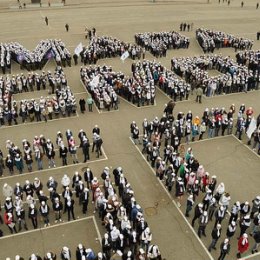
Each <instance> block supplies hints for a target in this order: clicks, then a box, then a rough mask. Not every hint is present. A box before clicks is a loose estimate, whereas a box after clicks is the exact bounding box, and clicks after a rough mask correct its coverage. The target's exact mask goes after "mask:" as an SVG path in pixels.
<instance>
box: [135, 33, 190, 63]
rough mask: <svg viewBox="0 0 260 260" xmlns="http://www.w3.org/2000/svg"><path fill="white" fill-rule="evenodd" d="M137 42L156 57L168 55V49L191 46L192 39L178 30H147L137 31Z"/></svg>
mask: <svg viewBox="0 0 260 260" xmlns="http://www.w3.org/2000/svg"><path fill="white" fill-rule="evenodd" d="M135 42H136V44H137V45H140V46H142V47H143V48H145V49H146V50H147V51H150V52H151V53H152V54H153V55H154V56H155V57H157V58H158V57H166V53H167V50H169V49H180V48H184V49H186V48H189V44H190V40H189V38H188V37H186V36H183V35H181V34H179V33H178V32H175V31H172V32H152V33H151V32H145V33H136V34H135Z"/></svg>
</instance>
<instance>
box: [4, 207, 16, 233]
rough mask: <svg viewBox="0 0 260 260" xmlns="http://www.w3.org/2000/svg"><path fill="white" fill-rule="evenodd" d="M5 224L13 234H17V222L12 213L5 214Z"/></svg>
mask: <svg viewBox="0 0 260 260" xmlns="http://www.w3.org/2000/svg"><path fill="white" fill-rule="evenodd" d="M4 222H5V224H6V225H7V226H8V228H9V230H10V232H11V233H12V234H13V233H14V232H15V233H17V230H16V227H15V221H14V217H13V214H12V213H11V212H5V213H4Z"/></svg>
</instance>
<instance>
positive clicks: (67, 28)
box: [65, 23, 70, 32]
mask: <svg viewBox="0 0 260 260" xmlns="http://www.w3.org/2000/svg"><path fill="white" fill-rule="evenodd" d="M69 28H70V27H69V25H68V24H67V23H66V24H65V29H66V32H68V31H69Z"/></svg>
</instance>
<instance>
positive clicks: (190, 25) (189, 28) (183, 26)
mask: <svg viewBox="0 0 260 260" xmlns="http://www.w3.org/2000/svg"><path fill="white" fill-rule="evenodd" d="M186 30H187V31H188V32H189V31H192V30H193V23H185V22H182V23H180V31H181V32H185V31H186Z"/></svg>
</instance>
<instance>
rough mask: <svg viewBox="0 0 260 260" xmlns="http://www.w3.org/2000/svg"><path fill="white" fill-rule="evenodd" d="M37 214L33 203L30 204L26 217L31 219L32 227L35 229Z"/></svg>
mask: <svg viewBox="0 0 260 260" xmlns="http://www.w3.org/2000/svg"><path fill="white" fill-rule="evenodd" d="M37 215H38V211H37V209H36V208H35V206H34V204H30V206H29V211H28V218H30V219H31V221H32V225H33V228H34V229H37V227H38V219H37Z"/></svg>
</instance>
